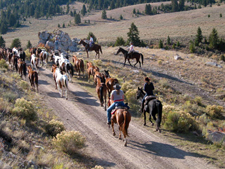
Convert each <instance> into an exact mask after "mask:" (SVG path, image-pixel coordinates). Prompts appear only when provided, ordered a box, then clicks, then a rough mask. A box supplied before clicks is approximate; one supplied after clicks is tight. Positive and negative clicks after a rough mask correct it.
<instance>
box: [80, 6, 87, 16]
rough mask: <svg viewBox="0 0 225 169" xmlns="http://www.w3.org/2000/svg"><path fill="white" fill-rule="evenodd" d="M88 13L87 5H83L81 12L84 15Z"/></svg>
mask: <svg viewBox="0 0 225 169" xmlns="http://www.w3.org/2000/svg"><path fill="white" fill-rule="evenodd" d="M86 13H87V9H86V6H85V5H83V7H82V9H81V14H82V15H83V16H84V15H85V14H86Z"/></svg>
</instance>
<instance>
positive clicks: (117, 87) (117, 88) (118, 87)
mask: <svg viewBox="0 0 225 169" xmlns="http://www.w3.org/2000/svg"><path fill="white" fill-rule="evenodd" d="M113 87H114V89H116V90H120V88H121V87H120V85H119V84H116V85H114V86H113Z"/></svg>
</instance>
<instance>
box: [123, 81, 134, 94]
mask: <svg viewBox="0 0 225 169" xmlns="http://www.w3.org/2000/svg"><path fill="white" fill-rule="evenodd" d="M132 88H133V86H132V85H131V83H130V82H125V83H123V84H122V85H121V90H122V91H123V92H124V93H126V92H127V91H128V90H129V89H132Z"/></svg>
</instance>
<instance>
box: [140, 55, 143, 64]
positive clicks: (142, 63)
mask: <svg viewBox="0 0 225 169" xmlns="http://www.w3.org/2000/svg"><path fill="white" fill-rule="evenodd" d="M140 55H141V62H142V65H143V62H144V56H143V55H142V54H140Z"/></svg>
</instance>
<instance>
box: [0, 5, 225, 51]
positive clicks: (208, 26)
mask: <svg viewBox="0 0 225 169" xmlns="http://www.w3.org/2000/svg"><path fill="white" fill-rule="evenodd" d="M167 3H168V2H167ZM81 5H82V3H79V2H76V4H74V5H73V7H72V8H77V9H81ZM151 5H152V6H155V5H161V2H160V3H154V4H151ZM144 7H145V4H139V5H134V6H127V7H123V8H120V9H115V10H110V11H107V16H108V17H112V18H115V19H118V18H119V16H120V15H123V17H124V20H122V21H119V22H118V21H113V20H102V19H101V13H102V11H94V12H91V13H90V14H88V15H87V16H85V17H83V18H82V21H84V20H90V22H91V24H90V25H87V26H74V25H72V26H70V27H66V28H62V30H63V31H64V32H67V33H68V34H69V35H70V37H71V38H75V37H76V38H86V37H87V35H88V33H89V32H93V33H94V34H95V36H96V37H97V39H98V42H100V43H102V42H111V41H115V40H116V38H117V37H123V38H124V39H127V32H128V31H129V28H130V25H131V23H132V22H134V23H135V25H136V26H137V27H138V30H139V32H140V38H141V39H144V40H148V41H151V40H152V39H162V40H165V41H166V38H167V36H170V38H171V39H173V38H183V37H191V36H192V37H194V36H195V35H196V33H197V28H198V27H199V26H200V27H201V29H202V34H203V36H206V37H208V36H209V34H210V33H211V31H212V29H213V28H216V29H217V31H218V34H219V35H221V36H224V35H225V34H224V32H225V27H224V25H223V23H224V22H225V17H222V18H220V17H219V14H220V13H223V12H224V4H221V6H217V5H213V7H206V8H202V9H198V10H191V11H184V12H176V13H167V14H160V15H153V16H144V15H143V16H140V17H133V16H132V11H133V9H134V8H135V9H139V11H140V12H142V11H144ZM208 14H210V16H211V17H210V18H208ZM69 22H71V23H74V18H73V17H71V16H69V15H63V16H57V17H53V18H52V19H48V20H46V19H39V20H36V19H31V18H28V19H27V21H25V22H24V23H22V25H24V27H22V28H18V29H16V30H12V31H11V32H8V33H7V34H5V35H3V38H4V39H5V41H6V46H10V45H11V43H12V40H13V39H15V38H19V39H20V40H21V41H22V46H23V47H25V46H26V45H27V42H28V40H30V41H31V43H32V44H33V45H34V46H35V45H37V43H38V41H39V40H38V36H37V35H38V32H40V31H44V30H46V31H48V32H53V31H54V30H55V29H58V24H61V25H62V24H63V23H65V25H68V23H69Z"/></svg>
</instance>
